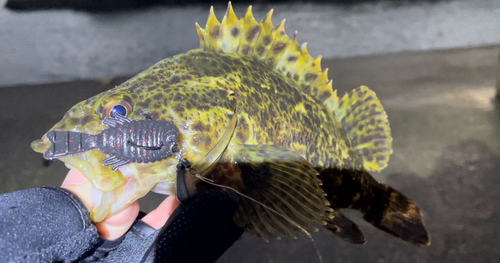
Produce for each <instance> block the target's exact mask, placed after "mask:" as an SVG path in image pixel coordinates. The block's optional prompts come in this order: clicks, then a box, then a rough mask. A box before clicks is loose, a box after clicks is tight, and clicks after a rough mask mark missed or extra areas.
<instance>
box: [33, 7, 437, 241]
mask: <svg viewBox="0 0 500 263" xmlns="http://www.w3.org/2000/svg"><path fill="white" fill-rule="evenodd" d="M272 14H273V10H270V11H269V13H267V15H266V16H265V18H264V19H263V20H262V21H261V22H257V21H256V19H255V18H254V16H253V14H252V7H251V6H250V7H249V8H248V10H247V12H246V13H245V15H244V16H243V17H241V18H238V17H237V16H236V14H235V12H234V10H233V8H232V5H231V3H230V2H229V5H228V8H227V10H226V13H225V15H224V17H223V19H222V21H221V22H219V20H218V19H217V18H216V16H215V14H214V10H213V7H212V8H211V9H210V13H209V17H208V19H207V23H206V26H205V28H201V27H200V25H199V24H198V23H196V24H195V26H196V30H197V34H198V36H199V41H200V48H198V49H193V50H190V51H187V52H185V53H182V54H179V55H176V56H173V57H171V58H166V59H164V60H161V61H159V62H158V63H156V64H154V65H153V66H151V67H150V68H148V69H146V70H145V71H143V72H141V73H139V74H138V75H136V76H134V77H132V78H131V79H129V80H127V81H125V82H124V83H123V84H121V85H119V86H116V87H115V88H112V89H110V90H107V91H104V92H102V93H100V94H97V95H96V96H94V97H91V98H88V99H87V100H84V101H82V102H80V103H78V104H76V105H74V106H73V107H72V108H71V109H69V110H68V111H67V112H66V113H65V114H64V116H63V118H62V119H61V120H60V121H59V122H58V123H56V124H55V125H54V126H53V127H52V128H51V129H50V130H49V131H48V132H47V133H45V134H44V135H43V136H42V138H41V139H38V140H35V141H34V142H33V143H32V144H31V146H32V148H33V149H34V150H35V151H36V152H39V153H42V154H43V156H44V158H45V159H48V160H52V159H58V160H60V161H62V162H64V163H65V164H66V165H67V166H68V167H75V168H77V169H78V170H80V171H81V172H82V173H83V174H84V175H85V177H86V178H87V179H88V180H89V182H90V183H91V185H92V192H93V193H92V198H93V201H94V204H95V206H94V208H93V209H92V211H90V212H91V218H92V221H93V222H100V221H102V220H103V219H104V218H105V217H107V216H109V215H112V214H114V213H117V212H119V211H121V210H122V209H124V208H126V207H127V206H128V205H130V204H131V203H132V202H134V201H136V200H137V199H139V198H141V197H143V196H144V195H146V194H147V193H148V192H150V191H153V192H156V193H160V194H165V195H174V194H176V193H177V192H178V191H177V189H176V180H177V179H176V178H177V177H176V174H177V172H178V169H179V166H178V164H179V162H181V160H187V161H189V163H191V164H192V166H191V168H190V169H191V171H194V172H192V173H189V174H188V176H189V177H190V178H189V181H190V182H191V183H190V191H192V192H193V193H197V192H200V191H205V190H207V189H211V188H214V187H217V186H224V187H221V188H220V189H222V190H223V191H228V192H231V194H233V195H235V200H238V205H239V208H238V209H237V211H236V213H235V216H234V222H235V223H236V224H237V225H238V226H239V227H241V228H243V229H244V230H245V231H246V232H248V233H250V234H253V235H255V236H258V237H260V238H262V239H264V240H268V239H269V238H278V239H279V238H281V237H282V236H285V237H291V238H296V235H295V234H296V233H297V232H301V231H302V230H307V231H311V230H312V231H318V230H319V229H318V226H322V227H325V228H326V229H327V230H328V231H330V232H332V233H333V234H335V235H337V236H338V237H340V238H342V239H343V240H345V241H348V242H351V243H354V244H362V243H364V242H366V239H365V237H364V235H363V233H362V232H361V230H360V229H359V227H358V226H357V225H356V224H355V223H354V222H352V221H351V220H350V219H349V218H348V217H346V216H345V215H344V214H343V209H352V210H356V211H359V212H360V213H361V215H362V216H363V218H364V220H366V221H367V222H369V223H371V224H372V225H373V226H375V227H376V228H378V229H380V230H382V231H384V232H386V233H389V234H391V235H393V236H395V237H398V238H400V239H402V240H404V241H406V242H409V243H412V244H415V245H419V246H428V245H429V244H430V236H429V234H428V232H427V230H426V228H425V226H424V223H423V213H422V211H421V209H420V208H419V207H418V205H417V204H416V203H415V201H414V200H412V199H411V198H409V197H407V196H405V195H404V194H403V193H401V192H399V191H398V190H396V189H394V188H392V187H391V186H389V185H386V184H382V183H379V182H378V181H377V180H376V179H375V178H374V177H373V176H372V175H371V173H377V172H380V171H382V170H383V169H384V168H385V167H386V166H387V165H388V162H389V158H390V155H391V154H392V136H391V131H390V124H389V121H388V117H387V114H386V112H385V110H384V108H383V106H382V104H381V102H380V100H379V99H378V98H377V96H376V94H375V92H374V91H372V90H371V89H370V88H368V87H366V86H360V87H357V88H355V89H353V90H352V91H351V92H349V93H346V94H345V95H343V96H341V97H339V96H337V91H336V90H334V89H333V87H332V80H330V79H329V78H328V69H324V70H323V69H322V67H321V56H319V57H317V58H313V57H312V56H311V55H310V54H309V53H308V50H307V46H306V45H305V44H302V45H301V44H299V42H298V40H297V34H296V33H295V34H294V35H293V37H291V38H290V37H289V36H288V35H287V34H286V32H285V21H284V20H283V21H281V23H279V24H278V25H277V26H275V25H274V24H273V22H272ZM207 182H210V184H209V183H207ZM236 193H240V194H241V195H238V194H236Z"/></svg>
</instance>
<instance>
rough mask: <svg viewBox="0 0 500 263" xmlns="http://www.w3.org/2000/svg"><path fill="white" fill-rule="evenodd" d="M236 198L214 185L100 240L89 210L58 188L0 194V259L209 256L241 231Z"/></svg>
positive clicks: (136, 259)
mask: <svg viewBox="0 0 500 263" xmlns="http://www.w3.org/2000/svg"><path fill="white" fill-rule="evenodd" d="M236 209H237V203H236V202H235V201H234V199H233V198H232V196H231V195H230V194H228V193H225V192H223V191H220V190H211V191H207V192H204V193H200V194H198V195H195V196H194V197H192V198H189V199H188V200H185V201H184V202H183V203H182V204H181V205H179V207H178V208H177V209H176V211H175V212H174V214H173V215H172V216H171V217H170V218H169V220H168V221H167V223H166V225H165V226H164V227H163V228H162V229H160V230H155V229H153V228H151V227H150V226H148V225H146V224H145V223H143V222H142V221H140V220H139V221H137V222H136V223H135V224H134V225H133V226H132V228H131V229H130V230H129V231H128V232H127V234H126V235H125V236H123V237H122V238H121V239H119V240H116V241H104V240H103V239H102V238H101V237H100V236H99V233H98V232H97V230H96V228H95V226H94V225H93V224H91V222H90V213H89V211H88V210H87V208H86V207H85V205H84V204H83V202H82V201H81V200H80V199H79V198H78V197H77V196H76V195H75V194H73V193H71V192H69V191H67V190H65V189H62V188H35V189H28V190H23V191H17V192H13V193H8V194H4V195H0V262H54V261H63V262H72V261H84V262H141V261H142V262H157V261H158V262H163V261H165V262H214V261H215V260H217V258H219V257H220V256H221V255H222V254H223V253H224V252H225V251H226V250H227V249H228V248H229V247H230V246H231V245H232V244H233V243H234V242H235V241H236V240H237V239H238V238H239V237H240V236H241V234H242V233H243V230H242V229H240V228H238V227H237V226H236V225H235V224H234V222H233V215H234V213H235V211H236Z"/></svg>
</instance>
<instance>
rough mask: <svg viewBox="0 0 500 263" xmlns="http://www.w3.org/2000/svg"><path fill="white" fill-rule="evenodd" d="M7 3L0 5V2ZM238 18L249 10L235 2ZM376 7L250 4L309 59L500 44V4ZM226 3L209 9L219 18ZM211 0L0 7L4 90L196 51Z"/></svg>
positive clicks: (136, 67)
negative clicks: (106, 8)
mask: <svg viewBox="0 0 500 263" xmlns="http://www.w3.org/2000/svg"><path fill="white" fill-rule="evenodd" d="M4 2H5V0H3V1H2V0H0V6H3V4H2V3H4ZM233 2H235V3H234V6H235V10H236V12H237V14H238V15H240V16H242V15H243V14H244V11H245V9H246V7H247V4H237V2H238V1H233ZM398 2H401V1H376V3H365V4H358V5H349V6H345V5H333V4H321V3H314V4H307V3H306V4H304V3H293V4H285V3H278V4H255V5H254V14H255V16H256V17H257V19H262V18H263V17H264V15H265V13H267V11H268V10H269V9H270V8H274V9H275V16H274V19H273V21H274V22H275V23H278V22H279V21H280V20H281V19H284V18H286V19H287V29H288V33H289V34H290V35H291V34H292V33H293V32H294V31H295V30H297V31H298V32H299V37H298V39H299V41H300V42H308V47H309V50H310V52H311V54H313V55H320V54H321V55H323V56H324V57H325V58H333V57H353V56H361V55H373V54H381V53H384V54H385V53H393V52H400V51H419V50H433V49H446V48H454V47H469V46H481V45H491V44H500V34H498V32H499V29H500V1H498V0H474V1H470V0H448V1H435V2H432V1H429V2H426V1H417V2H415V3H411V4H396V3H398ZM225 9H226V5H225V4H217V5H216V6H215V10H216V13H217V15H218V17H219V18H222V16H223V13H224V11H225ZM208 10H209V4H205V5H188V6H163V7H151V8H146V9H140V10H136V11H123V12H118V13H99V14H93V13H86V12H76V11H72V10H50V11H37V12H14V11H10V10H7V9H5V8H3V7H0V87H1V86H6V85H16V84H27V83H37V84H38V83H53V82H60V81H69V80H75V79H89V78H90V79H95V78H103V77H114V76H117V75H122V76H123V75H129V74H134V73H136V72H139V71H141V70H142V69H144V68H146V67H148V66H150V65H151V64H153V63H155V62H157V61H159V60H161V59H163V58H165V57H170V56H172V55H175V54H178V53H181V52H185V51H187V50H189V49H192V48H196V47H197V46H198V38H197V36H196V30H195V27H194V23H195V21H198V22H200V24H201V25H204V23H205V21H206V18H207V15H208Z"/></svg>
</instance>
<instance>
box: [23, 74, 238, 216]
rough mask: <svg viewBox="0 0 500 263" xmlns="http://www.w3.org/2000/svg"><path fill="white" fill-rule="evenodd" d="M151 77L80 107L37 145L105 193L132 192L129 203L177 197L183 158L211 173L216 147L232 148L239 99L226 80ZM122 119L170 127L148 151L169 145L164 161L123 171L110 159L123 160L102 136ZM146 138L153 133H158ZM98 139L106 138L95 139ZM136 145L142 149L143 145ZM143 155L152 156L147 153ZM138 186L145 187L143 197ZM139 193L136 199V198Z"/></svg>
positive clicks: (126, 166)
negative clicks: (153, 196) (149, 196)
mask: <svg viewBox="0 0 500 263" xmlns="http://www.w3.org/2000/svg"><path fill="white" fill-rule="evenodd" d="M153 73H154V72H153ZM151 74H152V73H151V72H147V71H146V72H145V73H142V74H140V75H138V76H136V77H134V78H132V79H131V80H129V81H127V82H125V83H123V84H122V85H120V86H118V87H116V88H114V89H111V90H109V91H105V92H102V93H100V94H98V95H96V96H94V97H91V98H89V99H87V100H84V101H82V102H80V103H78V104H76V105H74V106H73V107H72V108H71V109H69V110H68V111H67V112H66V113H65V114H64V116H63V118H62V119H61V120H60V121H59V122H58V123H56V124H55V125H54V126H53V127H52V128H51V129H50V130H49V131H48V132H47V133H45V135H43V136H42V138H41V139H39V140H36V141H34V142H33V143H32V144H31V147H32V148H33V150H35V151H36V152H39V153H43V154H44V157H45V158H46V159H59V160H60V161H63V162H64V163H65V164H66V165H67V166H68V167H75V168H77V169H78V170H80V171H81V172H82V173H83V174H84V175H85V177H86V178H87V179H88V180H89V181H90V182H91V184H92V186H93V187H94V188H95V189H97V190H98V191H101V192H111V191H115V192H116V191H118V190H119V189H120V188H124V187H125V186H126V188H127V189H126V190H120V191H122V192H123V193H122V194H121V195H123V196H126V197H125V198H126V199H128V200H132V201H129V202H128V203H130V202H133V201H135V200H136V199H138V198H140V197H142V196H143V195H145V194H146V193H147V192H149V191H150V190H151V189H153V191H155V192H159V193H164V194H172V193H175V186H174V185H175V184H174V182H175V176H176V165H177V164H178V163H179V159H180V158H185V159H187V160H189V161H190V162H191V163H203V162H205V165H202V166H201V167H202V168H203V167H204V168H203V169H205V168H206V167H208V166H210V165H208V164H206V162H213V158H212V159H210V157H211V156H213V155H214V149H216V150H217V152H216V153H215V154H217V155H218V156H219V155H220V154H221V152H222V150H221V149H222V148H224V149H225V146H227V143H228V139H227V138H228V136H227V134H228V133H227V132H225V131H226V129H227V127H228V125H229V124H230V122H231V119H232V117H233V116H234V113H235V108H236V107H235V100H234V98H233V96H232V95H233V92H232V91H230V90H228V89H227V88H228V87H229V86H228V84H227V83H225V82H224V81H223V80H217V79H211V78H210V79H206V78H198V79H196V80H187V81H179V82H177V83H171V84H165V83H163V82H161V81H160V80H158V79H157V80H158V81H146V79H147V78H145V77H144V75H146V76H147V75H151ZM118 117H120V118H125V119H126V120H128V121H129V122H130V123H135V124H137V123H156V124H158V125H163V126H162V127H167V128H164V129H166V130H168V132H166V133H165V134H166V135H165V136H164V137H162V138H161V139H160V140H159V141H161V142H157V144H158V145H142V146H149V147H152V148H154V147H156V146H158V148H161V147H167V146H168V149H169V151H166V153H165V154H164V155H163V156H162V157H163V158H157V159H152V160H149V161H147V160H145V159H143V160H137V158H136V159H135V160H134V159H132V160H128V162H126V163H125V164H124V163H119V164H120V166H119V167H115V166H116V160H115V161H114V162H112V161H110V158H113V156H116V155H117V154H116V151H115V152H113V150H111V151H110V150H109V149H105V147H99V145H100V144H102V140H103V139H102V138H101V137H102V135H103V134H106V132H107V131H109V130H110V129H112V128H116V127H110V125H109V124H110V120H112V121H114V119H116V118H118ZM233 119H234V118H233ZM141 121H142V122H141ZM135 124H134V125H135ZM146 126H147V125H146ZM150 126H151V125H150ZM150 126H148V127H149V128H151V127H150ZM153 126H154V125H153ZM148 127H146V129H147V128H148ZM129 128H130V127H129ZM233 129H234V125H233ZM145 133H146V134H152V132H151V131H145ZM64 134H68V135H64ZM224 134H226V137H225V138H226V140H225V142H224V143H225V145H223V146H220V143H219V146H218V147H216V146H217V143H218V142H219V139H220V138H222V137H224ZM63 135H64V136H66V137H64V138H63V140H64V144H65V145H64V146H61V147H62V148H63V149H62V153H61V149H59V150H58V149H57V148H58V144H57V142H58V140H59V139H57V138H54V137H58V138H60V137H61V136H63ZM76 135H78V136H79V137H78V138H79V140H80V141H79V142H80V145H79V146H78V147H80V148H78V151H77V150H72V148H71V147H70V146H71V145H70V144H71V143H70V142H69V141H71V139H72V138H73V137H74V136H76ZM72 136H73V137H72ZM98 136H101V137H99V138H98V139H95V137H98ZM133 136H135V135H133ZM142 136H144V135H142ZM88 138H91V139H88ZM92 138H93V139H92ZM140 139H143V138H142V137H140ZM128 142H129V143H133V144H135V145H139V144H140V141H137V140H136V141H134V140H129V141H128ZM144 143H146V142H144ZM160 143H161V144H160ZM101 146H102V145H101ZM69 148H71V149H69ZM148 149H149V148H148ZM143 152H147V149H146V150H145V151H143ZM113 153H114V154H113ZM210 153H212V155H210ZM207 156H208V157H207ZM136 157H137V156H136ZM139 157H140V156H139ZM207 158H208V159H209V160H208V161H207ZM110 163H111V164H115V166H113V165H110ZM130 180H134V182H135V183H134V185H133V186H131V185H129V184H128V182H129V181H130ZM158 183H163V184H161V185H162V187H156V188H155V186H156V185H157V184H158ZM158 185H159V184H158ZM138 187H141V188H142V189H141V190H140V191H138V190H137V188H138ZM138 192H140V194H139V193H138ZM131 193H134V195H133V196H131ZM114 210H117V209H114Z"/></svg>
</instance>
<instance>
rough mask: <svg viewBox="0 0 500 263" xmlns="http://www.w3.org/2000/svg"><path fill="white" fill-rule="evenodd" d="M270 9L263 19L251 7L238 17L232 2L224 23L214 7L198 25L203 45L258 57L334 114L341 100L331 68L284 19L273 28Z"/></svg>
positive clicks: (207, 48) (204, 47) (220, 50)
mask: <svg viewBox="0 0 500 263" xmlns="http://www.w3.org/2000/svg"><path fill="white" fill-rule="evenodd" d="M272 14H273V10H272V9H271V10H270V11H269V12H268V13H267V15H266V16H265V17H264V19H263V20H262V22H260V23H259V22H257V21H256V20H255V18H254V16H253V14H252V6H249V7H248V9H247V11H246V13H245V16H244V17H243V18H240V19H238V17H237V16H236V14H235V13H234V10H233V7H232V5H231V2H229V4H228V7H227V10H226V13H225V15H224V18H223V19H222V23H220V22H219V21H218V20H217V18H216V17H215V13H214V10H213V7H212V8H210V14H209V16H208V19H207V24H206V27H205V29H202V28H201V27H200V26H199V25H198V24H196V28H197V32H198V35H199V37H200V47H201V48H202V49H205V50H212V51H219V52H224V53H233V54H240V55H244V56H255V57H257V58H259V59H260V60H262V61H264V62H265V63H266V64H267V65H269V66H271V67H273V68H275V69H276V70H278V71H280V72H282V73H283V74H284V75H286V76H288V77H289V78H291V79H292V80H294V81H296V82H297V84H299V85H300V87H301V88H302V89H303V90H304V92H306V93H309V94H311V95H312V96H313V97H315V98H316V99H317V100H318V101H319V102H320V103H322V104H323V105H324V106H325V107H326V108H327V109H328V111H329V112H330V113H331V114H332V116H335V114H334V112H332V110H333V109H334V108H335V107H334V106H332V105H327V104H331V103H332V102H335V103H338V100H339V99H338V97H337V95H336V92H334V90H333V89H332V83H331V81H329V79H328V69H325V70H322V69H321V56H318V57H317V58H316V59H313V58H312V57H311V56H310V55H309V53H308V51H307V46H306V45H300V44H299V42H298V40H297V33H296V32H295V33H294V35H293V38H290V37H288V35H287V34H286V32H285V22H286V20H285V19H283V20H282V21H281V23H280V24H279V25H277V26H276V27H274V25H273V23H272V20H271V18H272Z"/></svg>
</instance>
